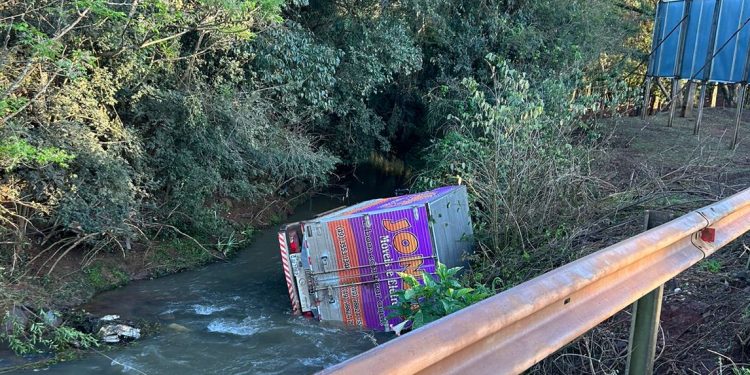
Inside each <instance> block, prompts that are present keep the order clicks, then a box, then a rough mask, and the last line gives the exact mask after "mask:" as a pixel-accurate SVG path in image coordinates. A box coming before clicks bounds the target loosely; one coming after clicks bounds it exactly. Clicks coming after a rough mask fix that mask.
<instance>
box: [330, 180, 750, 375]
mask: <svg viewBox="0 0 750 375" xmlns="http://www.w3.org/2000/svg"><path fill="white" fill-rule="evenodd" d="M749 230H750V189H747V190H744V191H742V192H740V193H738V194H735V195H733V196H731V197H729V198H727V199H724V200H722V201H720V202H717V203H715V204H712V205H710V206H707V207H704V208H702V209H699V210H696V211H693V212H691V213H689V214H687V215H684V216H682V217H680V218H677V219H675V220H672V221H670V222H669V223H666V224H664V225H661V226H658V227H656V228H654V229H651V230H648V231H646V232H643V233H641V234H639V235H636V236H634V237H631V238H628V239H626V240H624V241H622V242H619V243H617V244H615V245H612V246H610V247H607V248H605V249H603V250H600V251H598V252H596V253H594V254H591V255H588V256H586V257H583V258H581V259H578V260H576V261H574V262H571V263H569V264H566V265H564V266H562V267H560V268H557V269H555V270H552V271H550V272H548V273H546V274H544V275H541V276H539V277H537V278H534V279H532V280H530V281H527V282H525V283H523V284H521V285H518V286H516V287H514V288H512V289H509V290H507V291H505V292H502V293H500V294H497V295H495V296H493V297H490V298H488V299H486V300H484V301H482V302H480V303H477V304H475V305H473V306H470V307H468V308H466V309H463V310H461V311H459V312H456V313H454V314H452V315H450V316H447V317H444V318H442V319H440V320H437V321H435V322H433V323H430V324H428V325H426V326H424V327H422V328H420V329H417V330H414V331H413V332H410V333H409V334H406V335H404V336H401V337H399V338H397V339H394V340H392V341H390V342H387V343H385V344H383V345H380V346H377V347H375V348H373V349H371V350H369V351H367V352H365V353H362V354H360V355H358V356H356V357H354V358H351V359H349V360H347V361H345V362H343V363H340V364H338V365H335V366H333V367H330V368H328V369H325V370H323V371H322V373H323V374H353V375H361V374H372V373H379V374H394V375H395V374H461V373H462V374H517V373H520V372H522V371H524V370H526V369H528V368H529V367H531V366H533V365H534V364H535V363H537V362H539V361H541V360H542V359H544V358H545V357H547V356H548V355H550V354H552V353H554V352H555V351H556V350H558V349H560V348H562V347H563V346H565V345H567V344H568V343H570V342H571V341H573V340H575V339H576V338H577V337H579V336H580V335H582V334H584V333H585V332H587V331H588V330H590V329H592V328H594V327H595V326H596V325H598V324H599V323H601V322H602V321H604V320H606V319H607V318H609V317H611V316H612V315H614V314H615V313H617V312H618V311H620V310H622V309H624V308H626V307H627V306H628V305H630V304H632V303H633V302H635V301H636V300H638V299H639V298H641V297H643V296H645V295H646V294H648V293H649V292H651V291H653V290H654V289H656V288H658V287H659V286H660V285H662V284H664V283H665V282H666V281H668V280H670V279H672V278H673V277H675V276H676V275H677V274H679V273H680V272H682V271H684V270H686V269H687V268H689V267H690V266H692V265H694V264H695V263H697V262H698V261H700V260H702V259H703V258H705V257H706V256H709V255H711V254H713V253H714V252H715V251H716V250H718V249H720V248H721V247H723V246H725V245H727V244H728V243H730V242H732V241H733V240H734V239H736V238H737V237H739V236H741V235H742V234H744V233H745V232H747V231H749Z"/></svg>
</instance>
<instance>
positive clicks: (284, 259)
mask: <svg viewBox="0 0 750 375" xmlns="http://www.w3.org/2000/svg"><path fill="white" fill-rule="evenodd" d="M279 249H280V250H281V267H282V268H283V269H284V278H285V279H286V287H287V289H288V290H289V299H290V300H291V301H292V314H294V315H300V314H301V313H302V306H301V304H300V301H299V298H298V297H297V286H296V285H295V284H296V283H295V282H294V271H293V270H292V260H291V259H290V256H289V255H290V254H289V245H288V243H287V240H286V231H285V230H282V231H280V232H279Z"/></svg>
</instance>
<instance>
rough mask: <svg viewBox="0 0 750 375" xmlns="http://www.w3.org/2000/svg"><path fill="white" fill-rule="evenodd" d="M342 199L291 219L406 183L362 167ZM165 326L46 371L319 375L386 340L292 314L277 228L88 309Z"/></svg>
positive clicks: (326, 197)
mask: <svg viewBox="0 0 750 375" xmlns="http://www.w3.org/2000/svg"><path fill="white" fill-rule="evenodd" d="M356 175H357V178H356V179H353V180H352V181H351V182H350V183H348V184H346V185H345V186H348V188H349V190H348V191H347V190H346V189H342V190H343V191H344V192H348V196H349V199H348V202H345V200H346V199H342V195H341V194H321V195H318V196H316V197H313V198H312V199H311V200H310V201H309V202H308V203H306V204H303V205H301V206H300V207H299V208H298V209H297V210H296V212H295V213H294V214H293V215H292V217H290V218H289V219H288V221H290V222H291V221H296V220H304V219H307V218H310V217H312V216H314V215H315V214H317V213H320V212H323V211H326V210H329V209H332V208H335V207H338V206H341V205H344V204H353V203H357V202H359V201H362V200H366V199H372V198H379V197H385V196H390V195H393V193H394V191H395V190H396V189H399V188H403V187H404V186H403V184H404V181H403V177H399V176H394V175H389V174H386V173H384V172H379V171H377V170H375V169H374V168H372V167H360V169H359V170H358V171H357V173H356ZM84 308H85V309H86V310H88V311H91V312H93V313H94V314H101V315H103V314H118V315H121V316H122V317H123V318H125V319H146V320H153V321H158V322H160V323H161V324H162V327H163V328H162V331H161V332H160V333H159V334H157V335H155V336H153V337H149V338H145V339H143V340H140V341H137V342H134V343H133V344H131V345H130V346H127V347H124V348H119V349H116V350H113V351H108V352H107V353H105V355H106V356H107V357H109V358H107V357H105V355H98V354H91V355H88V356H86V357H85V358H83V359H80V360H75V361H71V362H65V363H60V364H56V365H53V366H51V367H49V368H46V369H38V370H35V371H32V370H26V371H22V372H18V373H31V372H47V373H50V374H87V373H96V374H122V373H128V374H149V375H151V374H299V373H312V372H315V371H317V370H320V369H322V368H324V367H327V366H330V365H332V364H335V363H338V362H340V361H342V360H344V359H346V358H349V357H351V356H354V355H356V354H358V353H360V352H363V351H365V350H367V349H370V348H372V347H373V346H374V345H375V343H376V342H383V341H385V340H387V339H389V338H390V337H391V335H390V334H383V333H380V334H373V333H372V332H363V331H358V330H350V329H344V328H341V327H337V326H332V325H326V324H323V323H319V322H316V321H311V320H308V319H305V318H301V317H295V316H292V315H291V314H290V312H289V310H290V303H289V297H288V294H287V290H286V284H285V283H284V277H283V273H282V269H281V260H280V258H279V256H278V242H277V237H276V228H269V229H266V230H264V231H261V232H260V233H259V234H258V235H257V236H256V237H255V238H254V241H253V242H252V244H250V245H249V246H248V247H247V248H246V249H244V250H243V251H241V252H240V253H239V254H238V255H237V256H236V257H235V258H234V259H232V260H231V261H229V262H225V263H217V264H212V265H209V266H206V267H203V268H201V269H198V270H194V271H189V272H184V273H180V274H176V275H172V276H168V277H164V278H160V279H156V280H146V281H137V282H133V283H131V284H129V285H127V286H125V287H122V288H119V289H116V290H112V291H109V292H105V293H102V294H100V295H98V296H97V297H95V298H94V300H92V301H91V302H90V303H89V304H87V305H86V306H84Z"/></svg>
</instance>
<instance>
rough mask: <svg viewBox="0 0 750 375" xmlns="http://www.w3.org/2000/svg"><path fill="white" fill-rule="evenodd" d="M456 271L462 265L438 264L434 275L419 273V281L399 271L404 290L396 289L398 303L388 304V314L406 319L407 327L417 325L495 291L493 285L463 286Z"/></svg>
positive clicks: (451, 311)
mask: <svg viewBox="0 0 750 375" xmlns="http://www.w3.org/2000/svg"><path fill="white" fill-rule="evenodd" d="M459 271H461V267H454V268H448V267H446V266H445V265H444V264H442V263H439V264H438V266H437V268H436V272H435V275H434V276H433V275H430V274H428V273H424V272H423V273H422V276H421V278H420V279H421V281H422V282H420V281H419V280H417V278H416V277H414V276H413V275H409V274H405V273H399V276H401V279H402V280H403V282H404V284H405V287H406V289H404V290H399V291H397V292H396V296H397V297H398V302H397V303H396V304H394V305H392V306H391V307H390V309H391V315H392V316H397V317H400V318H402V319H404V320H405V321H407V322H408V323H407V325H406V326H408V327H411V328H419V327H421V326H423V325H425V324H427V323H430V322H432V321H435V320H437V319H440V318H441V317H444V316H446V315H449V314H452V313H454V312H456V311H458V310H461V309H463V308H465V307H467V306H470V305H472V304H474V303H477V302H479V301H481V300H483V299H485V298H487V297H489V296H491V295H492V294H494V290H493V289H492V288H488V287H487V286H485V285H483V284H480V283H476V284H475V285H474V287H467V286H465V285H462V283H461V282H460V281H459V279H458V278H457V276H456V275H457V274H458V273H459Z"/></svg>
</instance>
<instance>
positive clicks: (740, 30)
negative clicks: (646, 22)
mask: <svg viewBox="0 0 750 375" xmlns="http://www.w3.org/2000/svg"><path fill="white" fill-rule="evenodd" d="M686 6H688V9H685V7H686ZM717 6H718V9H717ZM686 10H687V11H686ZM656 12H657V13H656V22H655V25H654V45H653V49H654V50H653V53H652V54H651V59H650V61H649V67H648V73H647V74H648V75H649V76H651V77H668V78H680V79H690V80H701V81H711V82H721V83H738V82H747V75H748V72H747V71H746V66H748V57H749V56H750V55H748V53H750V0H692V1H686V0H671V1H664V0H662V1H660V2H659V4H658V5H657V9H656ZM716 12H718V13H716ZM712 38H713V39H712ZM681 45H682V51H681V52H682V53H680V49H681ZM709 51H710V52H709ZM677 70H679V71H677Z"/></svg>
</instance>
